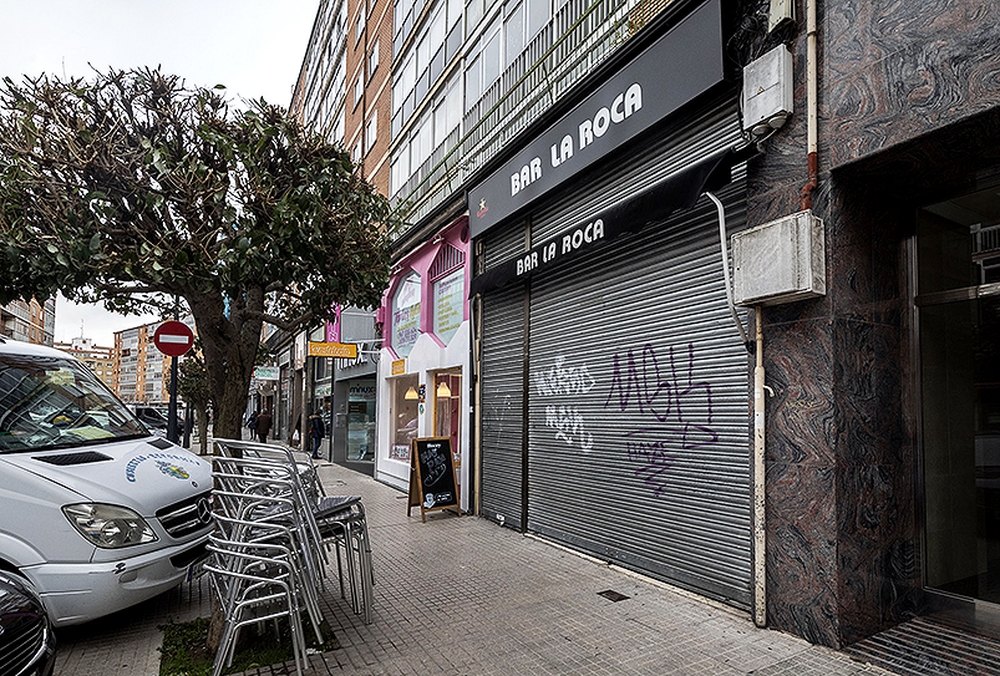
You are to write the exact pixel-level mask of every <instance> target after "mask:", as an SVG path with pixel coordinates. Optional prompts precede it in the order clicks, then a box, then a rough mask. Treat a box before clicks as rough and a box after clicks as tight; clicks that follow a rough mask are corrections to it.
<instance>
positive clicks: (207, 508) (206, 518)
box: [195, 498, 212, 526]
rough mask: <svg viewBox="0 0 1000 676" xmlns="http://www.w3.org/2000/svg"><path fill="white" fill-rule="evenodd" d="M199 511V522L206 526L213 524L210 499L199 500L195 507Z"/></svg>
mask: <svg viewBox="0 0 1000 676" xmlns="http://www.w3.org/2000/svg"><path fill="white" fill-rule="evenodd" d="M195 506H196V507H197V509H198V520H199V521H201V522H202V523H203V524H205V525H206V526H207V525H208V524H210V523H212V503H211V502H210V501H209V499H208V498H199V499H198V502H197V503H196V505H195Z"/></svg>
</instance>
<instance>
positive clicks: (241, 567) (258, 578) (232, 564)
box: [206, 456, 323, 675]
mask: <svg viewBox="0 0 1000 676" xmlns="http://www.w3.org/2000/svg"><path fill="white" fill-rule="evenodd" d="M213 470H214V478H215V490H214V491H213V494H214V511H215V517H216V523H217V529H216V532H215V533H214V534H213V535H212V536H211V538H210V540H209V549H210V550H211V551H212V552H213V554H214V556H213V557H212V559H211V561H210V562H209V563H208V564H206V569H207V570H208V571H210V572H211V574H212V580H213V584H214V587H215V589H216V592H217V594H218V597H219V600H220V602H221V604H222V608H223V611H224V613H225V617H226V623H225V628H224V630H223V636H222V641H221V642H220V646H219V651H218V653H217V654H216V660H215V666H214V669H213V673H214V674H216V675H217V674H219V673H221V671H222V669H223V668H224V667H225V666H227V665H229V664H231V662H232V656H233V651H234V649H235V646H236V640H237V637H238V635H239V631H240V629H242V628H243V627H245V626H248V625H251V624H259V623H262V622H263V621H266V620H277V618H280V617H287V618H288V621H289V626H290V629H291V635H292V644H293V653H294V657H295V664H296V671H297V673H301V670H302V666H303V664H305V665H306V666H308V664H309V658H308V655H307V654H306V646H305V637H304V632H303V627H302V619H301V618H302V613H303V611H304V612H306V613H307V614H308V617H309V620H310V622H311V624H312V627H313V630H314V631H315V633H316V638H317V640H318V641H319V642H322V640H323V639H322V634H321V633H320V625H321V624H322V621H323V617H322V613H321V611H320V607H319V592H318V586H319V580H320V575H321V571H322V562H321V560H320V558H319V554H318V553H319V552H320V545H321V540H320V536H319V531H318V528H317V527H316V524H315V522H314V521H313V520H312V519H311V518H310V516H311V512H310V511H309V510H308V509H303V505H304V504H305V503H304V502H303V500H304V497H303V494H302V491H301V486H300V484H299V482H298V479H297V472H296V471H295V468H294V467H288V466H283V465H278V464H275V463H270V462H261V461H260V460H258V459H253V458H231V457H225V456H215V457H213Z"/></svg>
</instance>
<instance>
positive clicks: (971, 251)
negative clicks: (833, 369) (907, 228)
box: [916, 189, 1000, 603]
mask: <svg viewBox="0 0 1000 676" xmlns="http://www.w3.org/2000/svg"><path fill="white" fill-rule="evenodd" d="M917 271H918V279H917V284H918V294H917V297H916V305H917V308H918V316H919V345H920V352H919V354H920V374H921V376H920V379H921V382H920V386H921V387H920V389H921V420H922V436H921V438H922V447H923V484H924V510H923V511H924V534H925V537H924V559H925V561H924V579H925V584H926V587H927V588H928V589H929V590H936V591H941V592H945V593H947V594H951V595H956V596H962V597H968V598H970V599H974V600H977V601H987V602H990V603H1000V194H998V192H997V190H996V189H993V190H988V191H982V192H979V193H975V194H972V195H968V196H965V197H963V198H960V199H956V200H950V201H948V202H942V203H939V204H936V205H932V206H930V207H927V208H925V209H922V210H920V212H919V215H918V225H917Z"/></svg>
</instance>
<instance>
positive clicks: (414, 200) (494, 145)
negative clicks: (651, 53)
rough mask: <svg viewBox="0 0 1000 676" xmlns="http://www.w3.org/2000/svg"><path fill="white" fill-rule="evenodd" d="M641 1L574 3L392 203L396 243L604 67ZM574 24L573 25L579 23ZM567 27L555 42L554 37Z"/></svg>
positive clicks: (626, 33) (571, 0) (509, 69)
mask: <svg viewBox="0 0 1000 676" xmlns="http://www.w3.org/2000/svg"><path fill="white" fill-rule="evenodd" d="M636 2H637V0H598V1H597V2H595V3H593V4H591V5H589V6H588V0H569V1H568V2H567V3H566V4H565V5H563V7H562V8H561V9H560V10H559V12H558V13H557V15H556V16H555V17H554V18H553V20H552V22H550V24H549V25H548V26H546V28H545V29H543V30H542V31H541V32H540V33H539V34H538V35H537V36H536V37H535V38H534V39H533V40H532V41H531V43H529V45H528V46H527V48H526V49H525V50H524V51H523V52H522V53H521V54H520V55H519V56H518V57H517V58H516V59H514V61H513V62H512V63H511V64H510V65H509V66H508V67H507V68H506V69H505V70H504V72H503V74H502V75H501V77H500V79H499V80H498V81H497V82H496V83H494V85H493V86H491V87H490V88H489V89H487V90H486V92H484V94H483V96H482V97H481V98H480V100H479V101H478V102H477V103H476V104H474V105H473V106H472V107H471V108H470V109H469V110H468V111H467V113H466V115H465V120H464V125H463V128H464V129H465V130H466V131H465V134H464V136H461V138H459V139H458V140H457V142H455V143H454V144H453V145H450V142H451V141H452V138H453V136H449V138H448V142H447V143H445V144H443V145H442V148H444V149H445V151H446V152H445V153H444V155H443V156H441V157H440V159H438V157H439V154H438V153H437V152H435V153H433V154H432V156H431V159H430V160H428V162H426V163H425V164H424V165H423V166H421V167H420V169H419V170H418V171H417V172H416V173H415V174H414V176H413V177H412V178H411V179H410V181H408V182H407V183H406V184H405V185H404V186H403V189H402V190H400V191H399V192H398V193H396V196H395V197H394V198H393V201H394V207H395V209H396V215H397V216H398V217H399V222H400V223H401V225H400V226H398V227H397V229H396V230H395V231H394V232H392V233H390V234H391V235H392V237H393V239H395V238H398V237H400V236H402V235H403V234H404V233H405V232H406V231H407V230H408V229H409V227H410V226H411V225H412V224H413V223H416V222H417V221H419V220H420V219H421V218H423V217H424V216H426V215H428V214H430V213H431V212H432V211H433V210H434V209H435V208H436V207H437V206H438V205H439V204H440V203H441V202H442V201H443V200H444V199H446V198H447V197H448V196H449V195H450V194H452V193H453V192H455V191H456V190H458V189H459V188H460V187H461V186H462V185H464V184H465V182H466V181H467V179H468V178H469V177H471V176H472V174H473V173H474V172H475V171H476V170H477V169H479V168H480V167H482V166H483V165H484V164H486V162H488V161H489V160H490V159H491V158H492V157H493V156H494V155H496V154H497V153H498V152H499V151H500V150H501V149H502V148H503V147H504V146H505V145H506V144H507V143H509V142H510V141H511V140H512V139H513V138H514V137H515V136H516V135H517V134H518V133H520V132H521V131H523V130H524V129H525V128H526V127H527V126H528V125H529V124H531V123H532V122H533V121H535V120H536V119H538V117H539V116H540V115H541V114H542V113H543V112H544V111H545V110H547V109H548V108H549V107H550V106H551V105H552V104H553V103H554V102H555V101H556V100H558V98H559V97H560V96H561V95H563V94H564V93H565V92H566V91H568V90H569V89H570V88H571V87H572V86H573V85H574V84H576V83H577V82H578V81H579V80H580V79H581V78H583V77H584V76H585V75H587V74H588V73H590V72H591V71H592V70H593V69H594V68H595V67H597V65H598V64H600V63H601V62H602V61H604V60H605V59H606V58H607V57H608V56H609V55H610V54H611V53H612V52H613V51H614V50H615V49H616V48H617V47H618V46H620V45H621V43H622V42H623V41H624V40H626V39H627V38H628V37H629V35H630V33H631V32H632V31H631V30H630V28H629V14H630V11H631V9H632V8H633V7H634V6H635V5H636ZM574 16H575V17H576V18H575V19H574V18H573V17H574ZM563 26H565V30H563V32H562V34H561V35H559V37H558V39H556V40H555V41H554V42H552V36H553V33H554V32H555V31H558V30H559V29H560V28H561V27H563Z"/></svg>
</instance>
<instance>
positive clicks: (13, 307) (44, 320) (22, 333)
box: [0, 298, 56, 346]
mask: <svg viewBox="0 0 1000 676" xmlns="http://www.w3.org/2000/svg"><path fill="white" fill-rule="evenodd" d="M55 328H56V300H55V298H50V299H49V300H47V301H45V302H44V303H39V302H38V301H37V300H35V299H34V298H32V299H31V301H30V302H25V301H23V300H13V301H11V302H9V303H7V304H6V305H0V333H2V334H3V335H5V336H7V337H8V338H13V339H14V340H21V341H24V342H27V343H36V344H38V345H49V346H51V345H52V344H53V342H54V340H55Z"/></svg>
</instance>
